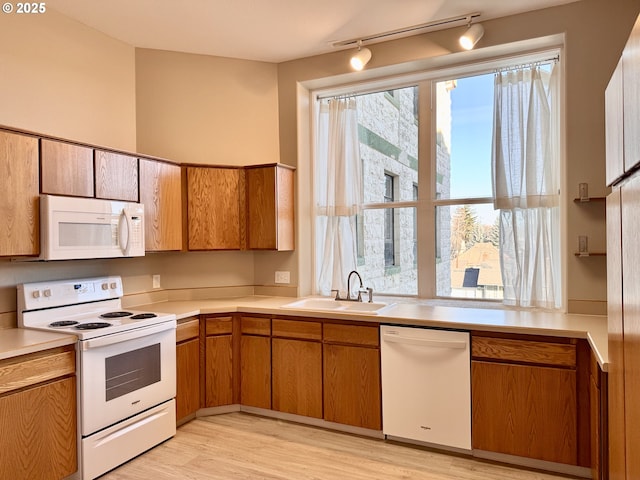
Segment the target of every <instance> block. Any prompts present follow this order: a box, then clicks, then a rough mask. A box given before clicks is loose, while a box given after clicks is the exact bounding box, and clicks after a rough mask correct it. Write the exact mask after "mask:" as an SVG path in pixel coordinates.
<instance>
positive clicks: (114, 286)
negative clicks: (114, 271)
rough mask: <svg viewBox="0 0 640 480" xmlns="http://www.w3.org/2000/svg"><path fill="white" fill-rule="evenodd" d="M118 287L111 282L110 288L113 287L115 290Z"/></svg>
mask: <svg viewBox="0 0 640 480" xmlns="http://www.w3.org/2000/svg"><path fill="white" fill-rule="evenodd" d="M117 286H118V285H117V284H116V282H111V285H110V287H111V289H112V290H115V289H116V287H117Z"/></svg>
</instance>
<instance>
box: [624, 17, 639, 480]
mask: <svg viewBox="0 0 640 480" xmlns="http://www.w3.org/2000/svg"><path fill="white" fill-rule="evenodd" d="M622 76H623V81H622V83H623V90H624V109H623V110H624V169H625V171H627V172H628V171H629V170H631V169H632V168H633V167H634V166H635V165H637V164H638V163H640V141H639V139H640V16H638V18H637V19H636V24H635V25H634V27H633V30H632V31H631V35H630V36H629V40H628V41H627V45H626V46H625V48H624V51H623V52H622ZM630 478H635V477H630Z"/></svg>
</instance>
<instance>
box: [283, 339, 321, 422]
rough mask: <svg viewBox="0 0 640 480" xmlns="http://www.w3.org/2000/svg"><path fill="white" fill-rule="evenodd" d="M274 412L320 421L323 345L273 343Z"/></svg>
mask: <svg viewBox="0 0 640 480" xmlns="http://www.w3.org/2000/svg"><path fill="white" fill-rule="evenodd" d="M272 350H273V351H272V357H271V361H272V375H273V402H272V404H273V409H274V410H278V411H281V412H287V413H294V414H297V415H305V416H307V417H316V418H322V344H320V343H318V342H309V341H305V340H290V339H282V338H274V339H273V340H272Z"/></svg>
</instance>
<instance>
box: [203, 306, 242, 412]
mask: <svg viewBox="0 0 640 480" xmlns="http://www.w3.org/2000/svg"><path fill="white" fill-rule="evenodd" d="M234 323H235V322H234V320H233V317H217V318H215V317H214V318H211V317H208V318H205V321H204V323H203V324H202V325H201V328H203V329H204V332H203V333H204V337H205V338H204V346H205V348H204V372H205V374H204V377H205V378H204V406H205V407H219V406H222V405H231V404H234V403H238V397H239V394H238V388H237V384H238V380H239V372H238V371H236V369H237V366H239V362H238V356H239V352H238V350H239V349H238V347H237V340H235V341H234V330H236V328H237V327H234ZM235 339H238V340H239V335H237V334H236V335H235Z"/></svg>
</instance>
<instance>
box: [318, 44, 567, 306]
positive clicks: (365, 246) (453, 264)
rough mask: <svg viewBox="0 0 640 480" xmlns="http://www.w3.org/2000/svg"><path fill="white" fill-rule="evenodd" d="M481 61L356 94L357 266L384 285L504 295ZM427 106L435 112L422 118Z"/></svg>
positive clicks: (488, 92) (383, 290)
mask: <svg viewBox="0 0 640 480" xmlns="http://www.w3.org/2000/svg"><path fill="white" fill-rule="evenodd" d="M555 54H556V52H553V55H555ZM549 55H550V54H549V53H546V54H544V56H545V57H546V56H549ZM529 59H530V57H527V61H529ZM513 63H514V64H515V65H519V64H521V63H524V62H519V61H518V59H517V58H516V59H514V60H513ZM503 66H504V62H502V63H500V67H501V68H502V67H503ZM473 68H474V70H473V72H471V68H470V69H469V73H467V72H465V71H464V69H456V70H455V73H454V74H453V75H447V76H446V77H444V76H443V74H439V76H438V77H436V76H435V75H434V74H430V73H428V72H427V73H425V76H424V79H423V80H420V81H418V82H416V83H415V84H413V85H409V86H401V85H402V83H401V82H402V79H401V78H400V79H396V82H397V83H396V85H399V86H398V87H397V88H393V86H394V85H393V84H392V83H389V84H388V85H386V86H383V87H382V88H380V89H379V90H377V91H375V90H374V91H372V90H371V88H368V87H367V86H366V85H363V86H362V88H363V90H365V89H366V92H367V93H357V94H356V95H354V97H353V98H354V101H355V103H356V110H357V132H358V133H357V140H358V146H359V153H358V156H359V160H360V164H359V165H360V167H359V168H361V174H362V175H361V177H362V179H361V181H360V183H361V188H362V204H361V210H360V212H359V213H358V214H357V215H356V216H355V217H354V221H353V229H354V237H355V239H356V240H355V243H354V245H355V246H354V248H355V250H356V251H357V270H358V272H359V273H360V274H361V276H362V278H363V281H364V283H365V284H366V285H367V286H371V287H373V289H374V291H375V292H376V293H380V294H400V295H418V296H420V297H427V298H430V297H445V298H473V299H485V300H501V299H502V298H503V295H504V286H503V272H502V261H501V254H502V253H501V246H500V245H501V244H500V235H501V223H500V218H501V216H500V212H501V211H500V210H496V209H494V198H493V179H492V141H493V125H494V117H493V115H494V88H495V87H494V76H495V72H494V69H493V68H491V67H486V68H485V70H484V71H478V69H477V68H475V67H473ZM547 70H548V69H547ZM414 77H415V75H414ZM389 82H390V81H389ZM424 115H431V116H432V118H431V119H429V121H422V122H421V121H420V119H421V118H423V117H424ZM427 127H430V128H431V129H432V131H430V132H429V131H427V132H423V131H422V129H424V128H427ZM419 146H420V148H419ZM419 150H420V154H419ZM558 171H559V167H558ZM318 174H319V175H322V173H321V172H319V173H318ZM421 183H422V185H421ZM418 192H420V197H419V195H418ZM558 230H559V229H558ZM556 235H558V236H559V232H556ZM316 242H317V239H316ZM347 273H348V272H347Z"/></svg>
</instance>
